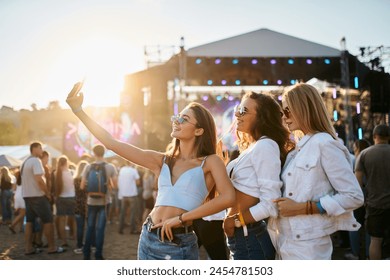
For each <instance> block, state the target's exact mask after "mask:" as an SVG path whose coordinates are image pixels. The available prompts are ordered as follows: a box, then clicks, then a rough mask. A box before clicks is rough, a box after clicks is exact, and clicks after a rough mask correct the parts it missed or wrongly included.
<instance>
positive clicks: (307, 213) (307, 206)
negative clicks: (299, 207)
mask: <svg viewBox="0 0 390 280" xmlns="http://www.w3.org/2000/svg"><path fill="white" fill-rule="evenodd" d="M306 215H309V201H306Z"/></svg>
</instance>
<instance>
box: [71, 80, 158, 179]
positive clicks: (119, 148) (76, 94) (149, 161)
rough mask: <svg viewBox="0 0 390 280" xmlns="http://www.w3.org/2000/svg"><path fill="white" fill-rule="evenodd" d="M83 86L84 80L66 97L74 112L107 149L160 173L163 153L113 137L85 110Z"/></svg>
mask: <svg viewBox="0 0 390 280" xmlns="http://www.w3.org/2000/svg"><path fill="white" fill-rule="evenodd" d="M82 86H83V84H82V82H78V83H76V84H75V85H74V86H73V89H72V90H71V91H70V93H69V94H68V97H67V99H66V102H67V103H68V104H69V106H70V108H71V109H72V111H73V113H74V114H75V115H76V116H77V117H78V118H79V119H80V121H81V122H82V123H83V124H84V125H85V126H86V127H87V128H88V130H89V131H90V132H91V133H92V134H93V135H94V136H95V137H96V138H97V139H98V140H99V141H100V142H102V144H103V145H104V146H105V147H106V148H107V149H110V150H112V151H113V152H115V153H116V154H118V155H120V156H121V157H123V158H125V159H127V160H129V161H131V162H133V163H135V164H138V165H140V166H143V167H145V168H148V169H150V170H152V171H153V172H154V173H157V174H158V172H159V171H160V169H161V165H162V158H163V154H162V153H159V152H156V151H151V150H143V149H140V148H138V147H136V146H133V145H130V144H128V143H125V142H122V141H119V140H117V139H115V138H113V137H112V136H111V134H109V133H108V132H107V131H106V130H105V129H104V128H103V127H102V126H100V125H99V124H98V123H97V122H96V121H94V120H93V119H92V118H91V117H89V116H88V115H87V114H86V113H85V112H84V111H83V109H82V105H83V100H84V96H83V94H82V93H81V92H80V90H81V88H82Z"/></svg>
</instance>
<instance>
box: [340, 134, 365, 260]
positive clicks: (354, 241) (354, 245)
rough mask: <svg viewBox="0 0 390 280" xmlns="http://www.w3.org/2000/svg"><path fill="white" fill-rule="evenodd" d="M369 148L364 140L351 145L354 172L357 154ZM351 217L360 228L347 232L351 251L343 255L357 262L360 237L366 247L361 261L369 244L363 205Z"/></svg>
mask: <svg viewBox="0 0 390 280" xmlns="http://www.w3.org/2000/svg"><path fill="white" fill-rule="evenodd" d="M369 146H371V144H370V142H369V141H368V140H366V139H360V140H356V141H355V142H354V143H353V153H354V161H353V165H354V170H355V167H356V159H357V158H358V157H359V154H360V152H361V151H363V150H365V149H367V148H368V147H369ZM365 181H366V180H365V178H364V180H363V182H364V184H363V186H362V190H363V194H364V197H366V195H367V191H366V187H365ZM353 215H354V217H355V218H356V220H357V221H358V223H359V224H361V225H362V227H361V228H360V229H359V231H349V232H348V235H349V243H350V246H351V251H350V252H347V253H345V258H346V259H347V260H358V259H359V258H360V251H361V249H360V248H361V246H360V244H361V238H360V236H363V237H364V239H363V240H364V241H365V242H364V244H365V246H364V247H366V249H365V250H364V252H365V254H364V256H362V258H363V259H365V258H368V248H369V243H370V236H369V235H368V234H367V233H366V230H365V228H364V226H363V225H364V223H365V221H364V220H365V216H366V208H365V205H363V206H361V207H359V208H357V209H355V210H353ZM364 244H363V245H364Z"/></svg>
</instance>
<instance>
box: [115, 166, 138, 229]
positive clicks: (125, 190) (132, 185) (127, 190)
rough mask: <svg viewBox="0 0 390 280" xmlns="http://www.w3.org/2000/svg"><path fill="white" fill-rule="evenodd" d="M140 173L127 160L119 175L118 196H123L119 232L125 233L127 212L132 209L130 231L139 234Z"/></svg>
mask: <svg viewBox="0 0 390 280" xmlns="http://www.w3.org/2000/svg"><path fill="white" fill-rule="evenodd" d="M139 178H140V177H139V174H138V171H137V169H135V168H134V165H133V164H131V163H130V162H129V161H126V163H125V165H124V166H122V168H121V169H120V170H119V175H118V197H120V198H121V210H120V214H119V230H118V232H119V234H123V229H124V227H125V217H126V213H127V211H128V210H129V211H130V233H131V234H139V230H138V229H137V224H136V214H137V202H136V200H137V196H138V190H137V185H138V184H139Z"/></svg>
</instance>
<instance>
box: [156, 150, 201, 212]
mask: <svg viewBox="0 0 390 280" xmlns="http://www.w3.org/2000/svg"><path fill="white" fill-rule="evenodd" d="M206 158H207V157H205V158H204V159H203V161H202V164H201V165H200V166H196V167H193V168H191V169H188V170H187V171H185V172H184V173H182V174H181V175H180V177H179V178H178V179H177V181H176V182H175V184H174V185H172V178H171V172H170V170H169V167H168V165H167V164H166V163H165V158H164V162H163V165H162V167H161V172H160V176H159V177H158V193H157V198H156V204H155V205H156V206H173V207H177V208H181V209H184V210H186V211H191V210H192V209H195V208H197V207H199V206H200V205H201V204H202V203H203V201H204V200H205V198H206V197H207V194H208V189H207V186H206V180H205V178H204V173H203V164H204V162H205V160H206Z"/></svg>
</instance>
